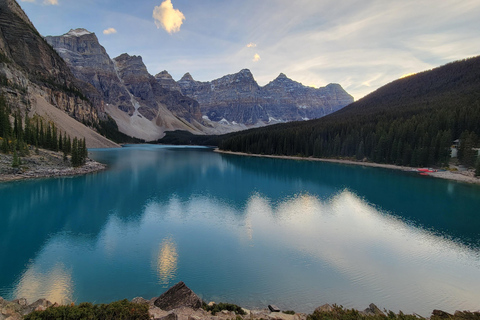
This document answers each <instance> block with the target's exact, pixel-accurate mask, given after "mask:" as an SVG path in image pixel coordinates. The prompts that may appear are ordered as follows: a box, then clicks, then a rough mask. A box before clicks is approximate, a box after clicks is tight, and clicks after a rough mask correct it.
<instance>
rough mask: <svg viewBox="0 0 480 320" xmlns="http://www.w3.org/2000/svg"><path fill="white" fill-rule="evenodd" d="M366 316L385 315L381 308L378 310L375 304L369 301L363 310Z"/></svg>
mask: <svg viewBox="0 0 480 320" xmlns="http://www.w3.org/2000/svg"><path fill="white" fill-rule="evenodd" d="M363 312H364V313H365V314H366V315H367V316H370V315H372V316H385V313H383V311H382V310H380V309H379V308H378V307H377V306H376V305H375V304H373V303H370V305H369V306H368V308H367V309H365V310H364V311H363Z"/></svg>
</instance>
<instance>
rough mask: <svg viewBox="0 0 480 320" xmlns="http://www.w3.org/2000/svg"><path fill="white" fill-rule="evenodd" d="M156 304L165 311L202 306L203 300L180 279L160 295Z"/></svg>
mask: <svg viewBox="0 0 480 320" xmlns="http://www.w3.org/2000/svg"><path fill="white" fill-rule="evenodd" d="M154 304H155V306H157V307H159V308H160V309H162V310H165V311H170V310H172V309H176V308H179V307H190V308H193V309H198V308H200V307H201V306H202V300H201V299H200V298H199V297H198V296H197V295H196V294H195V293H194V292H193V291H192V290H191V289H190V288H189V287H187V286H186V285H185V283H183V281H180V282H179V283H177V284H176V285H174V286H173V287H171V288H170V289H168V290H167V291H166V292H164V293H163V294H162V295H161V296H160V297H158V299H157V300H155V302H154Z"/></svg>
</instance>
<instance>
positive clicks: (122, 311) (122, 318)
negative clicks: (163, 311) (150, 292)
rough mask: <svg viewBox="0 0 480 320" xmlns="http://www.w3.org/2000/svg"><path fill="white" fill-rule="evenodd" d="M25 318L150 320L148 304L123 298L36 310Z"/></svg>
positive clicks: (31, 319) (53, 319)
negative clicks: (109, 301) (99, 302)
mask: <svg viewBox="0 0 480 320" xmlns="http://www.w3.org/2000/svg"><path fill="white" fill-rule="evenodd" d="M24 319H25V320H56V319H62V320H99V319H102V320H149V315H148V305H142V304H137V303H133V302H129V301H128V300H126V299H125V300H121V301H116V302H112V303H109V304H91V303H89V302H85V303H81V304H79V305H78V306H59V307H50V308H47V310H45V311H34V312H32V313H30V314H28V315H26V316H25V318H24Z"/></svg>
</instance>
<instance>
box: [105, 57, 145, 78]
mask: <svg viewBox="0 0 480 320" xmlns="http://www.w3.org/2000/svg"><path fill="white" fill-rule="evenodd" d="M113 61H114V62H115V64H116V65H117V67H120V68H122V69H129V70H130V71H131V72H132V73H136V74H148V75H149V73H148V71H147V66H145V64H144V63H143V59H142V57H141V56H131V55H129V54H128V53H123V54H121V55H119V56H118V57H116V58H113Z"/></svg>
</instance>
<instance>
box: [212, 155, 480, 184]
mask: <svg viewBox="0 0 480 320" xmlns="http://www.w3.org/2000/svg"><path fill="white" fill-rule="evenodd" d="M214 151H215V152H218V153H225V154H233V155H238V156H249V157H263V158H275V159H290V160H307V161H322V162H333V163H341V164H349V165H357V166H365V167H375V168H385V169H393V170H401V171H409V172H412V171H416V168H413V167H403V166H397V165H393V164H382V163H374V162H364V161H353V160H342V159H322V158H304V157H290V156H273V155H260V154H250V153H243V152H232V151H223V150H220V149H215V150H214ZM425 175H428V176H431V177H434V178H440V179H447V180H453V181H457V182H466V183H473V184H480V177H475V173H474V171H473V170H466V171H437V172H426V173H425Z"/></svg>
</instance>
